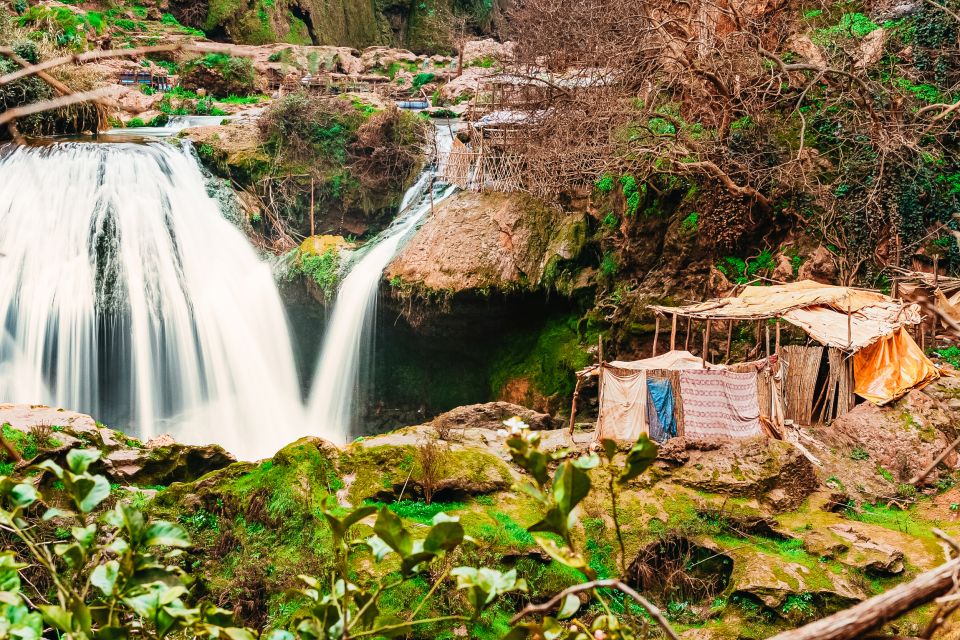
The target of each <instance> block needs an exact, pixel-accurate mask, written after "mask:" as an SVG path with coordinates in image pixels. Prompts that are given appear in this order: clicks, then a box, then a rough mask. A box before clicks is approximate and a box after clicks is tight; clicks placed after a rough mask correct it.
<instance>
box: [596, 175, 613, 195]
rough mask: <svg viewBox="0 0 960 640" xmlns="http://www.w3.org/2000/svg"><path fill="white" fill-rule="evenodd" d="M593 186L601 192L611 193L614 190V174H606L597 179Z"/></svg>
mask: <svg viewBox="0 0 960 640" xmlns="http://www.w3.org/2000/svg"><path fill="white" fill-rule="evenodd" d="M593 186H594V187H595V188H596V189H597V191H599V192H600V193H610V192H611V191H613V176H611V175H604V176H602V177H601V178H600V179H599V180H597V181H596V182H595V183H594V184H593Z"/></svg>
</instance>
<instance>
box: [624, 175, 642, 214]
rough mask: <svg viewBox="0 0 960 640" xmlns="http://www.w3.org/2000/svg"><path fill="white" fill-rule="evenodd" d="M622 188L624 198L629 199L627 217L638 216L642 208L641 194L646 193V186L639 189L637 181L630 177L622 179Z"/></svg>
mask: <svg viewBox="0 0 960 640" xmlns="http://www.w3.org/2000/svg"><path fill="white" fill-rule="evenodd" d="M620 186H621V187H623V196H624V197H625V198H626V199H627V207H626V213H627V215H628V216H632V215H636V213H637V209H639V208H640V196H641V193H646V186H643V187H638V186H637V179H636V178H634V177H633V176H630V175H627V176H621V177H620Z"/></svg>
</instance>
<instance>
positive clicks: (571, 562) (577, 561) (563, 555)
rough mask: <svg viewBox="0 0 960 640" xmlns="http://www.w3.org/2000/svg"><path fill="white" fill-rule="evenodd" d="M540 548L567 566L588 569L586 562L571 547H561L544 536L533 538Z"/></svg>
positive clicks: (582, 569)
mask: <svg viewBox="0 0 960 640" xmlns="http://www.w3.org/2000/svg"><path fill="white" fill-rule="evenodd" d="M533 539H534V540H536V542H537V544H538V545H540V548H541V549H543V550H544V551H546V552H547V555H548V556H550V557H551V558H553V559H554V560H556V561H557V562H559V563H560V564H565V565H566V566H568V567H570V568H572V569H577V570H580V571H584V570H586V569H588V566H587V562H586V560H584V559H583V557H582V556H580V555H579V554H578V553H576V552H575V551H573V550H572V549H570V548H569V547H560V546H558V545H557V543H556V542H554V541H553V540H551V539H550V538H546V537H544V536H533Z"/></svg>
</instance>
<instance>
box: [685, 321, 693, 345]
mask: <svg viewBox="0 0 960 640" xmlns="http://www.w3.org/2000/svg"><path fill="white" fill-rule="evenodd" d="M692 323H693V318H691V317H690V316H687V337H686V339H685V340H684V341H683V350H684V351H690V328H691V327H690V325H691V324H692Z"/></svg>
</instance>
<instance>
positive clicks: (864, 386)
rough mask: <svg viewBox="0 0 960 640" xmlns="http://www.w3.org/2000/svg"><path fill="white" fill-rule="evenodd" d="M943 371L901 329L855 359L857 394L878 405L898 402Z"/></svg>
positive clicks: (855, 356) (860, 352)
mask: <svg viewBox="0 0 960 640" xmlns="http://www.w3.org/2000/svg"><path fill="white" fill-rule="evenodd" d="M939 377H940V372H939V371H938V370H937V368H936V367H935V366H934V365H933V363H932V362H931V361H930V359H929V358H927V356H926V355H924V353H923V350H922V349H921V348H920V347H919V346H918V345H917V343H916V342H915V341H914V339H913V338H911V337H910V334H909V333H908V332H906V331H904V330H903V329H897V330H896V331H895V332H893V333H892V334H891V335H889V336H885V337H884V338H882V339H880V340H877V341H876V342H874V343H873V344H872V345H870V346H868V347H866V348H864V349H861V350H860V351H858V352H857V353H856V355H854V357H853V379H854V382H855V385H856V386H855V387H854V393H856V394H857V395H858V396H860V397H861V398H864V399H866V400H869V401H870V402H873V403H874V404H885V403H887V402H890V401H891V400H896V399H897V398H899V397H900V396H902V395H903V394H904V393H906V392H907V391H909V390H910V389H913V388H914V387H917V386H920V385H923V384H926V383H928V382H932V381H933V380H936V379H937V378H939Z"/></svg>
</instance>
